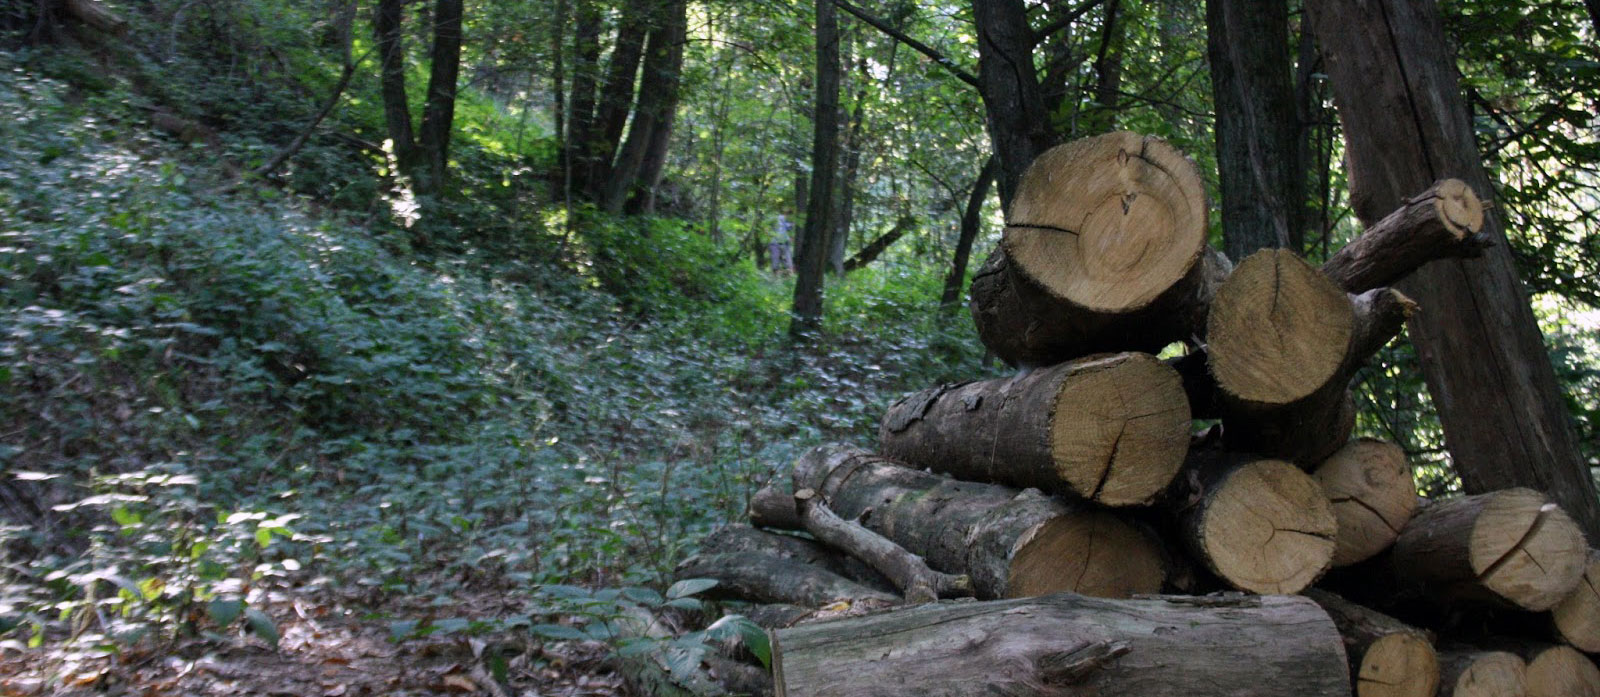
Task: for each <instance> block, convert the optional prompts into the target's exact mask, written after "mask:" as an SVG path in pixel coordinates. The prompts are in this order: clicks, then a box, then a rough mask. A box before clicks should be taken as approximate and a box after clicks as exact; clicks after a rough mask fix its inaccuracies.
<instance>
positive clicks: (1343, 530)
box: [1311, 438, 1417, 566]
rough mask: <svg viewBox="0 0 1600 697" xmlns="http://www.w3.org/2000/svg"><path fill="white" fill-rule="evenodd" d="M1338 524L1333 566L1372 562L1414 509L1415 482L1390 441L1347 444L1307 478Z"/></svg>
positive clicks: (1401, 455) (1407, 519)
mask: <svg viewBox="0 0 1600 697" xmlns="http://www.w3.org/2000/svg"><path fill="white" fill-rule="evenodd" d="M1311 476H1312V477H1313V478H1315V479H1316V480H1317V483H1318V484H1320V485H1322V491H1323V493H1325V494H1327V496H1328V500H1329V501H1330V502H1331V503H1332V504H1333V517H1334V519H1335V520H1337V521H1338V523H1339V536H1338V538H1337V539H1336V540H1335V542H1336V543H1337V546H1336V547H1335V548H1334V552H1333V565H1334V566H1346V565H1349V564H1354V563H1356V562H1359V561H1364V560H1366V559H1370V558H1372V556H1373V555H1376V554H1377V553H1379V552H1382V551H1383V550H1385V549H1388V548H1389V545H1392V544H1394V539H1395V538H1396V537H1398V536H1399V535H1400V530H1401V529H1402V528H1404V527H1405V525H1406V523H1408V522H1410V521H1411V516H1412V515H1414V514H1415V513H1416V511H1417V484H1416V478H1415V477H1414V476H1413V475H1412V473H1411V463H1409V462H1406V454H1405V451H1404V450H1401V449H1400V447H1399V446H1397V445H1395V444H1393V443H1386V442H1384V441H1380V440H1375V439H1372V438H1361V439H1357V440H1354V441H1351V442H1350V443H1348V444H1346V445H1345V446H1344V447H1343V448H1340V449H1339V451H1338V452H1336V453H1334V454H1333V456H1331V457H1329V458H1328V459H1327V460H1324V461H1323V462H1322V464H1321V465H1318V466H1317V469H1316V471H1314V472H1313V473H1312V475H1311Z"/></svg>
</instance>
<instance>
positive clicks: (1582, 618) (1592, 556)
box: [1550, 549, 1600, 653]
mask: <svg viewBox="0 0 1600 697" xmlns="http://www.w3.org/2000/svg"><path fill="white" fill-rule="evenodd" d="M1550 619H1551V622H1552V623H1553V624H1554V625H1555V627H1556V632H1557V633H1558V634H1559V635H1560V636H1561V640H1562V641H1565V642H1567V643H1568V644H1571V645H1573V646H1574V647H1576V648H1577V649H1578V650H1579V651H1586V652H1588V653H1600V550H1595V549H1591V550H1589V558H1588V560H1587V561H1586V562H1585V563H1584V567H1583V580H1581V581H1579V582H1578V585H1577V587H1576V588H1573V589H1572V592H1571V593H1569V594H1567V597H1565V598H1562V599H1561V602H1559V603H1557V604H1556V606H1555V607H1554V608H1551V609H1550Z"/></svg>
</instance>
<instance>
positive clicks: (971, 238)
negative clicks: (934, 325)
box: [939, 155, 1000, 307]
mask: <svg viewBox="0 0 1600 697" xmlns="http://www.w3.org/2000/svg"><path fill="white" fill-rule="evenodd" d="M999 169H1000V161H999V160H997V159H995V157H994V156H993V155H990V156H989V159H987V160H984V162H983V169H982V170H980V171H979V172H978V178H977V179H975V180H973V182H972V191H971V192H970V193H969V194H968V196H967V206H966V208H963V209H962V211H961V236H960V237H959V238H958V239H957V240H956V251H955V255H954V256H953V257H952V258H951V260H950V272H949V273H948V274H945V277H944V292H942V293H940V295H939V306H940V307H956V306H958V305H960V304H961V291H962V290H963V289H965V287H966V283H967V264H968V262H970V261H971V258H972V245H973V243H975V242H977V240H978V228H979V226H980V223H981V220H980V218H981V217H982V214H983V202H984V201H985V200H987V199H988V198H989V188H990V185H992V184H993V183H994V175H995V172H997V171H999Z"/></svg>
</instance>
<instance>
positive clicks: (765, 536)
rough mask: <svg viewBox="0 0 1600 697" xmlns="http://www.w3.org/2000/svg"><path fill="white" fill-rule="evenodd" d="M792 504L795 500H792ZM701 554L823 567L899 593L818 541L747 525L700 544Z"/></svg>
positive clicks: (860, 564)
mask: <svg viewBox="0 0 1600 697" xmlns="http://www.w3.org/2000/svg"><path fill="white" fill-rule="evenodd" d="M791 500H792V498H791ZM700 552H701V553H702V554H740V553H756V554H766V555H771V556H774V557H783V558H785V559H793V560H795V561H798V562H801V563H803V564H811V565H813V566H818V567H821V568H823V569H825V570H827V571H830V572H832V573H836V574H838V575H840V576H843V577H845V578H847V579H850V580H851V581H855V582H856V583H859V584H861V585H863V586H866V587H868V588H871V589H873V590H880V591H883V592H885V593H894V592H896V589H895V586H894V584H893V583H891V582H890V581H889V579H887V578H884V576H883V574H880V573H878V572H877V571H876V570H874V569H873V568H872V567H870V566H867V564H866V563H865V562H862V561H861V560H860V559H856V558H854V557H851V556H849V555H847V554H844V553H843V552H839V551H835V550H833V549H829V548H828V546H827V545H824V544H821V543H819V542H817V541H815V540H809V539H804V538H800V537H795V536H794V535H783V534H779V533H774V532H767V531H765V530H757V529H755V528H752V527H749V526H745V525H730V526H728V527H725V528H722V529H721V530H718V531H716V532H713V533H711V534H710V535H707V536H706V539H705V541H704V542H702V543H701V544H700Z"/></svg>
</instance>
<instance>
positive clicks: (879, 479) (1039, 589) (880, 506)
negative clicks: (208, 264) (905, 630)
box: [794, 444, 1165, 598]
mask: <svg viewBox="0 0 1600 697" xmlns="http://www.w3.org/2000/svg"><path fill="white" fill-rule="evenodd" d="M794 482H795V487H796V489H813V490H815V491H816V492H817V493H818V494H819V495H821V497H822V500H823V501H825V502H827V504H828V506H829V508H831V509H832V510H833V511H834V512H835V513H837V514H839V515H840V516H842V517H846V518H850V519H854V520H857V521H859V522H860V523H861V524H862V525H864V526H866V527H867V528H868V529H870V530H872V531H873V532H876V533H878V534H880V535H883V536H884V537H887V538H889V539H890V540H893V541H894V542H895V543H896V544H898V545H900V546H901V547H904V548H906V549H907V550H910V551H911V552H913V553H915V554H917V555H919V556H921V557H922V558H923V559H925V560H927V562H928V565H929V566H931V567H933V568H935V569H938V570H940V571H944V572H946V573H951V574H965V575H967V576H970V577H971V579H972V586H973V591H974V593H975V594H976V595H977V596H978V597H980V598H1006V597H1023V596H1033V595H1043V594H1046V593H1054V592H1057V591H1063V590H1069V591H1073V592H1077V593H1082V594H1084V595H1098V596H1116V597H1127V596H1129V595H1133V594H1135V593H1153V592H1156V591H1157V590H1159V589H1160V588H1161V584H1162V580H1163V578H1164V577H1165V572H1164V555H1163V552H1162V549H1161V547H1160V545H1159V544H1158V543H1157V542H1156V541H1155V540H1153V539H1152V538H1151V537H1150V536H1149V535H1148V534H1146V532H1145V531H1144V530H1143V529H1141V528H1139V527H1136V526H1134V525H1132V524H1130V523H1128V522H1125V521H1124V520H1122V519H1121V518H1119V517H1117V516H1116V515H1114V514H1112V513H1111V512H1109V511H1105V510H1099V509H1095V508H1090V507H1085V506H1073V505H1069V504H1066V503H1064V502H1062V501H1060V500H1058V499H1054V498H1050V497H1046V496H1044V495H1041V494H1039V493H1038V492H1037V491H1032V490H1029V491H1020V492H1019V491H1017V490H1016V489H1011V488H1007V487H1003V486H997V485H993V484H979V483H975V482H965V481H959V480H955V479H950V478H948V477H943V476H940V475H937V474H932V473H929V472H923V471H920V470H916V469H912V468H910V467H907V466H905V465H903V464H902V463H900V462H897V461H894V460H890V459H887V458H883V457H879V456H876V455H873V454H872V453H869V452H867V451H865V450H862V449H860V448H857V447H854V446H850V445H843V444H833V445H823V446H818V447H817V448H814V449H812V450H811V451H809V452H807V453H806V454H805V455H804V456H802V457H801V458H800V459H799V460H798V461H796V462H795V466H794Z"/></svg>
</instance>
